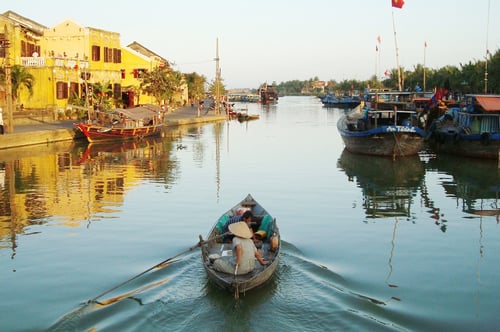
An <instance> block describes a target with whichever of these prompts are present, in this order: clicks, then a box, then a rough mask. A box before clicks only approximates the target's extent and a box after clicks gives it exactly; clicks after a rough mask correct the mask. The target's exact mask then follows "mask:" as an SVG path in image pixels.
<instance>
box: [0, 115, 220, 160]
mask: <svg viewBox="0 0 500 332" xmlns="http://www.w3.org/2000/svg"><path fill="white" fill-rule="evenodd" d="M224 120H226V116H225V114H214V112H213V111H205V110H203V111H201V113H200V114H198V110H197V108H196V107H181V108H179V109H177V110H175V111H173V112H169V113H167V114H165V126H166V127H173V126H181V125H187V124H195V123H205V122H215V121H224ZM74 122H75V120H66V121H54V122H42V121H38V122H36V121H35V122H33V121H32V122H31V123H29V124H20V125H14V132H13V133H11V134H4V135H0V150H1V149H11V148H15V147H20V146H29V145H36V144H48V143H55V142H61V141H67V140H79V139H84V136H83V135H82V133H81V132H80V131H79V130H77V129H76V128H75V127H74V126H73V123H74Z"/></svg>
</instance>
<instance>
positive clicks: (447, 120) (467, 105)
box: [428, 94, 500, 159]
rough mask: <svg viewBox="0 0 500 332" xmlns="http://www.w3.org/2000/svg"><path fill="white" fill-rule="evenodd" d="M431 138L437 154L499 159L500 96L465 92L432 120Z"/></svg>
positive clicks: (429, 137) (429, 134)
mask: <svg viewBox="0 0 500 332" xmlns="http://www.w3.org/2000/svg"><path fill="white" fill-rule="evenodd" d="M428 139H429V141H430V142H431V144H432V146H433V147H434V148H435V150H436V151H437V152H438V153H441V152H442V153H449V154H454V155H459V156H465V157H474V158H485V159H500V95H478V94H470V95H465V98H464V104H462V105H459V106H458V107H450V108H449V109H448V110H447V111H446V113H445V114H443V115H442V116H441V117H440V118H438V119H437V120H435V121H433V122H432V124H431V126H430V127H429V133H428Z"/></svg>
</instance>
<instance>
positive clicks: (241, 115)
mask: <svg viewBox="0 0 500 332" xmlns="http://www.w3.org/2000/svg"><path fill="white" fill-rule="evenodd" d="M259 118H260V115H259V114H248V113H239V114H238V116H237V119H238V121H239V122H244V121H252V120H258V119H259Z"/></svg>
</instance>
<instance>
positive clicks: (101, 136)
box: [74, 105, 163, 143]
mask: <svg viewBox="0 0 500 332" xmlns="http://www.w3.org/2000/svg"><path fill="white" fill-rule="evenodd" d="M89 116H90V118H89V120H88V121H86V122H80V123H75V124H74V125H75V126H76V127H77V128H78V129H80V130H81V132H82V133H83V134H84V135H85V137H86V138H87V140H88V141H89V143H95V142H103V141H119V140H134V139H141V138H144V137H150V136H157V135H160V134H161V132H162V129H163V122H162V120H161V118H162V111H161V108H159V107H157V106H153V105H144V106H137V107H133V108H127V109H114V110H111V111H107V112H99V111H97V112H95V114H89Z"/></svg>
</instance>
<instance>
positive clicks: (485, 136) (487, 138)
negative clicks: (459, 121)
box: [480, 133, 491, 145]
mask: <svg viewBox="0 0 500 332" xmlns="http://www.w3.org/2000/svg"><path fill="white" fill-rule="evenodd" d="M480 140H481V144H483V145H489V144H490V140H491V137H490V133H482V134H481V137H480Z"/></svg>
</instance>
